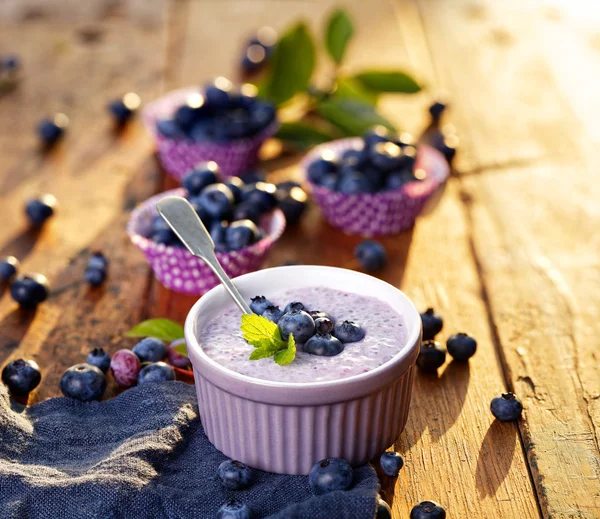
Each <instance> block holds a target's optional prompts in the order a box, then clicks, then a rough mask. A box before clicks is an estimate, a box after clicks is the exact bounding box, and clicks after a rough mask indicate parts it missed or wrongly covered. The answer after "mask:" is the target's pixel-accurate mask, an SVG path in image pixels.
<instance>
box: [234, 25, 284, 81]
mask: <svg viewBox="0 0 600 519" xmlns="http://www.w3.org/2000/svg"><path fill="white" fill-rule="evenodd" d="M276 43H277V32H276V31H275V29H273V28H271V27H261V28H260V29H259V30H258V31H257V32H256V35H255V36H254V37H252V38H251V39H250V40H248V42H247V43H246V45H245V46H244V51H243V53H242V59H241V61H240V66H241V68H242V70H243V71H244V72H246V73H253V72H257V71H259V70H261V69H262V68H264V67H265V65H266V64H267V63H268V62H269V59H270V58H271V56H272V54H273V51H274V50H275V44H276Z"/></svg>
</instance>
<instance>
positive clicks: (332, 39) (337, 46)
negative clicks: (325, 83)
mask: <svg viewBox="0 0 600 519" xmlns="http://www.w3.org/2000/svg"><path fill="white" fill-rule="evenodd" d="M353 33H354V26H353V25H352V20H350V17H349V16H348V13H346V11H344V10H343V9H338V10H337V11H335V12H334V13H332V15H331V17H330V18H329V21H328V23H327V30H326V33H325V45H326V46H327V52H329V55H330V56H331V59H333V61H335V62H336V63H337V64H338V65H339V64H340V63H341V62H342V60H343V59H344V54H345V53H346V47H347V46H348V42H349V41H350V38H352V34H353Z"/></svg>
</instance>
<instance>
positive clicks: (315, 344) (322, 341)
mask: <svg viewBox="0 0 600 519" xmlns="http://www.w3.org/2000/svg"><path fill="white" fill-rule="evenodd" d="M302 351H304V352H305V353H310V354H312V355H320V356H322V357H333V356H334V355H338V354H339V353H342V351H344V345H343V343H342V342H341V341H340V340H339V339H337V338H336V337H334V336H333V335H331V334H329V333H317V334H316V335H313V336H312V337H311V338H310V339H308V340H307V341H306V343H305V344H304V346H303V348H302Z"/></svg>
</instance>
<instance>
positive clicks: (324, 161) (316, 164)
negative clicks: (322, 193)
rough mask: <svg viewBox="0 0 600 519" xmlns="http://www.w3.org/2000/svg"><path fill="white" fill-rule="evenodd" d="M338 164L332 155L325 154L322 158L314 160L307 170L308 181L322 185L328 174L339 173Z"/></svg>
mask: <svg viewBox="0 0 600 519" xmlns="http://www.w3.org/2000/svg"><path fill="white" fill-rule="evenodd" d="M337 170H338V163H337V162H336V160H335V158H334V156H333V155H332V154H331V153H324V154H323V155H322V156H321V157H320V158H318V159H315V160H313V161H312V162H311V163H310V164H309V165H308V168H307V170H306V175H307V176H308V180H310V181H311V182H313V183H315V184H320V183H321V180H322V179H323V177H325V175H327V174H328V173H337Z"/></svg>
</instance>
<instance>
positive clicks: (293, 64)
mask: <svg viewBox="0 0 600 519" xmlns="http://www.w3.org/2000/svg"><path fill="white" fill-rule="evenodd" d="M315 60H316V53H315V44H314V43H313V41H312V38H311V36H310V33H309V32H308V28H307V27H306V25H305V24H303V23H299V24H297V25H295V26H294V27H292V28H291V29H290V30H289V31H288V32H286V33H285V34H284V35H283V36H282V37H281V39H280V40H279V42H278V43H277V47H276V49H275V52H274V53H273V58H272V61H271V70H270V73H269V77H268V78H267V81H266V83H265V84H264V87H263V88H262V89H261V92H260V93H261V95H262V96H264V97H266V98H267V99H270V100H271V101H273V102H274V103H276V104H281V103H284V102H285V101H287V100H288V99H291V98H292V97H293V96H294V94H295V93H296V92H300V91H301V90H306V88H307V87H308V82H309V81H310V77H311V76H312V73H313V70H314V68H315Z"/></svg>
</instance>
